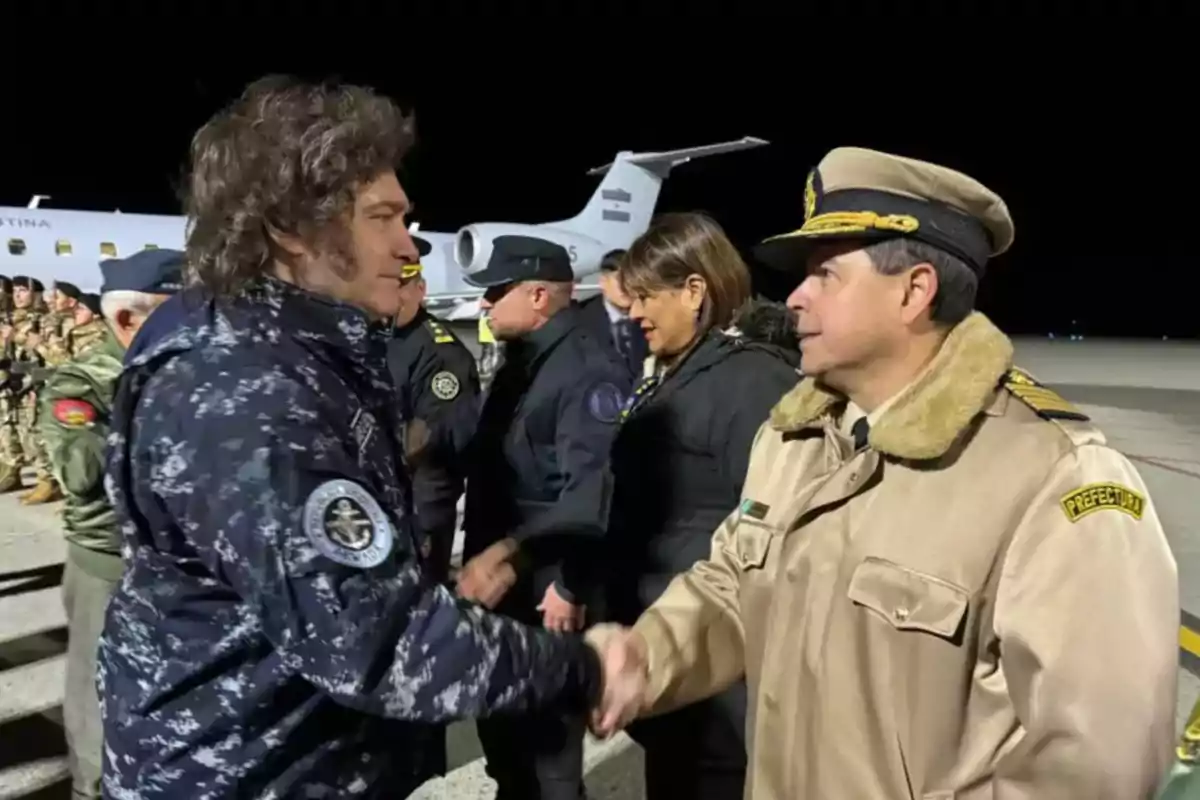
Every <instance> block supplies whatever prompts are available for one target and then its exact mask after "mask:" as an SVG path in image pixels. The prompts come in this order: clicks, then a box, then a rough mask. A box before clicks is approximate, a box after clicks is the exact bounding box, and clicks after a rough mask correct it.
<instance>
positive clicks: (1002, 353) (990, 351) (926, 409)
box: [771, 312, 1013, 460]
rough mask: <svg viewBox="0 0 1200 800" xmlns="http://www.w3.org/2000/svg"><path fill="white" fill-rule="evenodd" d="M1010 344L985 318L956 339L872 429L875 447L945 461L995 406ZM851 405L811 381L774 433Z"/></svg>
mask: <svg viewBox="0 0 1200 800" xmlns="http://www.w3.org/2000/svg"><path fill="white" fill-rule="evenodd" d="M1012 357H1013V347H1012V342H1011V341H1009V339H1008V337H1007V336H1005V335H1004V334H1003V333H1002V332H1001V331H1000V329H999V328H997V327H996V326H995V325H993V324H992V322H991V321H990V320H989V319H988V318H987V317H985V316H984V315H983V314H980V313H979V312H975V313H973V314H971V316H969V317H967V318H966V319H965V320H963V321H962V322H961V323H959V324H958V325H957V326H955V328H954V330H952V331H951V332H950V335H949V336H948V337H947V338H946V341H945V342H944V343H943V344H942V349H941V350H939V351H938V354H937V355H936V356H935V357H934V359H933V361H931V362H930V363H929V365H928V366H927V367H926V368H925V370H924V371H923V372H922V373H921V375H920V376H919V377H918V378H917V379H916V380H915V381H914V382H913V383H912V384H911V385H910V386H909V387H908V388H907V389H905V390H904V391H903V392H902V393H901V395H900V396H899V397H897V398H896V400H895V402H893V403H892V404H891V405H890V406H889V407H888V409H887V410H886V411H884V412H883V415H882V416H881V417H880V419H879V421H878V422H876V423H875V424H874V425H872V426H871V433H870V443H871V447H873V448H875V449H876V450H878V451H880V452H882V453H887V454H888V455H892V456H896V457H897V458H904V459H913V460H924V459H933V458H939V457H941V456H943V455H945V454H946V452H947V451H949V450H950V447H951V446H952V445H953V444H954V442H955V440H956V439H957V438H958V437H959V435H960V434H961V433H962V432H963V430H964V429H965V428H966V427H967V425H969V424H970V423H971V420H973V419H974V418H975V416H976V415H977V414H979V413H980V412H981V411H984V410H986V409H987V408H988V407H989V405H990V404H991V402H992V401H993V400H994V399H995V395H996V392H997V390H998V389H999V388H1000V381H1001V379H1002V378H1003V377H1004V375H1005V373H1007V372H1008V370H1009V369H1010V368H1011V367H1012ZM845 404H846V398H845V396H843V395H841V394H840V393H838V392H835V391H833V390H832V389H829V388H828V387H825V386H823V385H821V384H820V383H819V382H818V381H816V380H815V379H812V378H808V379H805V380H804V381H802V382H801V383H800V385H799V386H797V387H796V388H795V389H793V390H792V391H791V392H789V393H788V394H786V395H785V396H784V398H783V399H782V400H780V401H779V403H778V404H777V405H776V406H775V408H774V409H773V410H772V411H771V425H772V427H774V428H775V429H776V430H779V431H783V432H788V431H798V430H801V429H804V428H808V427H814V426H817V425H820V424H822V421H823V420H824V419H825V418H826V417H827V416H828V415H830V414H834V413H838V412H840V411H841V410H842V408H844V407H845Z"/></svg>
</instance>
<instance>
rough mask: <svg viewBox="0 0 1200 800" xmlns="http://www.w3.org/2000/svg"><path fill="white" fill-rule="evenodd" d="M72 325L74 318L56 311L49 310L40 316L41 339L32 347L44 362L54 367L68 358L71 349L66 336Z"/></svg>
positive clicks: (73, 324) (73, 325)
mask: <svg viewBox="0 0 1200 800" xmlns="http://www.w3.org/2000/svg"><path fill="white" fill-rule="evenodd" d="M73 327H75V320H74V318H73V317H68V316H67V315H65V314H60V313H59V312H57V311H50V312H48V313H47V314H45V315H44V316H43V317H42V322H41V334H42V341H41V342H40V343H39V344H38V346H37V347H35V348H33V349H34V350H35V351H36V352H37V354H38V355H39V356H40V357H41V359H42V361H43V362H45V364H47V365H48V366H52V367H56V366H58V365H59V364H64V363H66V362H67V361H69V360H70V358H71V351H70V345H69V343H68V341H67V337H68V336H69V335H70V332H71V328H73Z"/></svg>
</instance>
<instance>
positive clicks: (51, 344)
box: [38, 281, 83, 366]
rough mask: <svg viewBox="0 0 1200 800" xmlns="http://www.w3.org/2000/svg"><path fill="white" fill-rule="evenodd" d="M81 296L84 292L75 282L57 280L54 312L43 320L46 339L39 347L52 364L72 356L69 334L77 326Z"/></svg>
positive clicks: (40, 353)
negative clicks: (76, 310) (76, 316)
mask: <svg viewBox="0 0 1200 800" xmlns="http://www.w3.org/2000/svg"><path fill="white" fill-rule="evenodd" d="M81 297H83V292H81V291H79V287H78V286H76V285H75V284H73V283H67V282H66V281H55V283H54V298H53V301H52V305H51V308H52V313H51V314H50V315H47V317H46V319H44V320H42V331H43V332H44V333H45V334H46V339H45V341H43V342H42V343H41V345H39V347H38V354H39V355H40V356H41V357H42V359H43V360H44V361H45V362H46V363H47V364H48V365H50V366H57V365H58V364H62V363H63V362H65V361H67V360H68V359H70V358H71V351H70V348H69V346H68V344H67V336H68V335H69V334H70V331H71V328H73V327H75V309H76V308H77V307H78V306H79V298H81Z"/></svg>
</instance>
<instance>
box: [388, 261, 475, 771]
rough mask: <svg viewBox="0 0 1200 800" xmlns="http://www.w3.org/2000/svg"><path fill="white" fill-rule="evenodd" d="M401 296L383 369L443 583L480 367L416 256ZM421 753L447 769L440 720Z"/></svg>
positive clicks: (422, 529) (430, 767)
mask: <svg viewBox="0 0 1200 800" xmlns="http://www.w3.org/2000/svg"><path fill="white" fill-rule="evenodd" d="M413 243H414V244H415V245H416V246H417V252H418V253H419V254H420V255H421V256H422V257H424V256H426V255H428V254H429V251H430V246H429V243H428V242H426V241H425V240H424V239H421V238H419V237H414V238H413ZM400 299H401V305H400V310H399V311H398V312H397V313H396V316H395V317H394V318H393V320H392V325H393V328H392V338H391V341H389V342H388V345H387V361H388V370H389V371H390V372H391V373H392V380H393V382H395V384H396V396H397V399H398V405H399V413H400V418H401V420H402V421H403V425H404V446H405V455H406V457H407V459H408V462H409V467H410V470H411V472H412V483H413V508H414V510H415V511H416V525H417V527H418V528H419V533H420V537H421V543H422V547H423V548H425V550H424V552H425V556H426V559H427V561H426V563H427V565H428V571H429V573H430V575H431V576H432V578H433V579H434V580H435V581H437V582H439V583H444V582H446V581H448V580H449V578H450V556H451V551H452V550H453V547H454V534H455V531H456V530H457V528H458V501H459V498H460V497H462V493H463V484H464V478H465V469H464V466H463V463H462V454H463V451H464V450H465V449H466V447H467V443H468V442H469V441H470V438H471V435H472V434H473V433H474V431H475V422H476V420H477V419H478V416H479V404H478V403H479V372H478V371H477V369H476V367H475V358H474V357H473V356H472V355H471V351H470V350H468V349H467V348H466V345H464V344H463V343H462V342H460V341H459V340H458V339H457V338H455V336H454V334H453V333H451V332H450V330H449V329H448V328H446V326H444V325H443V324H442V323H441V322H439V321H438V320H437V319H435V318H434V317H433V315H432V314H430V313H429V312H428V311H427V310H425V307H424V305H423V303H424V302H425V278H424V276H423V275H422V267H421V264H420V262H417V263H415V264H408V265H406V266H405V267H404V268H403V270H402V272H401V286H400ZM428 758H429V760H428V761H427V762H426V764H425V766H424V767H423V768H422V771H423V773H424V774H425V775H427V776H428V777H434V776H436V775H444V774H445V773H446V735H445V731H444V726H431V732H430V747H429V751H428Z"/></svg>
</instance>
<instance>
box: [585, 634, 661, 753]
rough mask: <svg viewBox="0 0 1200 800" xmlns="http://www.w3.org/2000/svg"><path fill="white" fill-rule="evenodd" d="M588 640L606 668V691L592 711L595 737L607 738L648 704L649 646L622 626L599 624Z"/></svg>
mask: <svg viewBox="0 0 1200 800" xmlns="http://www.w3.org/2000/svg"><path fill="white" fill-rule="evenodd" d="M585 638H586V640H587V642H588V644H590V645H591V646H592V647H593V648H594V649H595V650H596V652H597V653H598V654H599V656H600V663H601V665H602V667H603V669H604V691H603V693H602V695H601V698H600V704H599V705H598V706H597V707H596V708H595V709H593V711H592V716H591V722H590V727H591V729H592V733H594V734H595V735H596V736H598V737H600V738H601V739H607V738H608V737H609V736H612V735H613V734H614V733H616V732H617V731H619V730H621V729H622V728H624V727H625V726H627V725H628V724H629V723H630V722H632V721H633V720H634V719H636V718H637V716H638V713H639V712H640V711H641V710H642V707H643V705H644V704H645V697H646V688H647V685H648V683H649V673H648V665H647V663H646V646H645V643H644V642H643V641H642V638H641V636H639V635H638V634H636V633H634V632H633V631H632V630H631V629H629V628H625V627H622V626H620V625H611V624H603V625H597V626H595V627H593V628H591V629H589V630H588V632H587V634H586V635H585Z"/></svg>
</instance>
